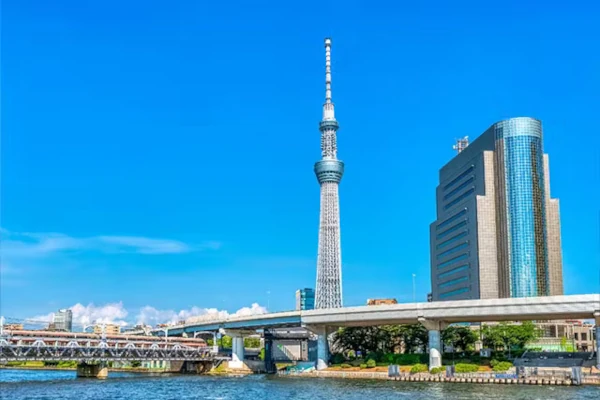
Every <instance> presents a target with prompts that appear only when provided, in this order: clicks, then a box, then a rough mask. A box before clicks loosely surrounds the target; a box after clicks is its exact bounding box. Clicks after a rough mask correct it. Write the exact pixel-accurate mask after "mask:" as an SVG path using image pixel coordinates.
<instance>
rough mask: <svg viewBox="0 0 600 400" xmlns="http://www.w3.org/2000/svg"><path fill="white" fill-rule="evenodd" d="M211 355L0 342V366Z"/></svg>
mask: <svg viewBox="0 0 600 400" xmlns="http://www.w3.org/2000/svg"><path fill="white" fill-rule="evenodd" d="M214 358H215V354H213V353H212V352H211V350H210V349H209V348H208V347H190V346H185V345H181V344H177V343H175V344H173V343H164V344H159V343H148V344H146V343H132V342H127V341H93V340H90V341H86V342H82V341H81V340H72V341H69V342H67V343H49V342H47V341H44V340H41V339H38V340H35V341H33V342H32V343H18V342H15V341H12V340H10V339H6V338H0V362H8V361H78V362H97V361H153V360H165V361H210V360H213V359H214Z"/></svg>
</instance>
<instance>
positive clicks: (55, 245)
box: [1, 230, 220, 258]
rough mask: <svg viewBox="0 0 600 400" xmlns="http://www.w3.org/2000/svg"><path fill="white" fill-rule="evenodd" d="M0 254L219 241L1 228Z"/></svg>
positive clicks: (164, 248)
mask: <svg viewBox="0 0 600 400" xmlns="http://www.w3.org/2000/svg"><path fill="white" fill-rule="evenodd" d="M2 235H3V236H4V237H3V240H2V244H1V246H2V253H3V255H4V256H6V257H20V258H34V257H47V256H48V255H51V254H56V253H61V252H68V251H100V252H103V253H138V254H179V253H189V252H192V251H200V250H207V249H209V250H216V249H218V248H219V247H220V243H219V242H215V241H208V242H205V243H200V244H197V245H190V244H187V243H184V242H181V241H179V240H172V239H156V238H147V237H143V236H106V235H101V236H91V237H84V238H76V237H72V236H68V235H65V234H62V233H27V232H26V233H17V232H9V231H7V230H3V231H2Z"/></svg>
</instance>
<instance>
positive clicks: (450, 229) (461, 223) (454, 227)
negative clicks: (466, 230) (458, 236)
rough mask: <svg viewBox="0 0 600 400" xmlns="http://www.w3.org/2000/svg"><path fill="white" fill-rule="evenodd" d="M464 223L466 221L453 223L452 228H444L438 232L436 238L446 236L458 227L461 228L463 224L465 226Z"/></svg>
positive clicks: (465, 223)
mask: <svg viewBox="0 0 600 400" xmlns="http://www.w3.org/2000/svg"><path fill="white" fill-rule="evenodd" d="M466 225H467V221H462V222H459V223H458V224H456V225H454V226H453V227H452V228H449V229H446V230H445V231H444V232H442V233H438V235H437V236H436V239H441V238H443V237H445V236H448V235H449V234H451V233H452V232H455V231H457V230H458V229H460V228H462V227H463V226H466Z"/></svg>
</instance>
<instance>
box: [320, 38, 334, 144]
mask: <svg viewBox="0 0 600 400" xmlns="http://www.w3.org/2000/svg"><path fill="white" fill-rule="evenodd" d="M323 121H335V111H334V109H333V103H332V102H331V39H330V38H327V39H325V104H323ZM333 133H334V134H335V132H333ZM331 150H333V152H335V149H331ZM329 155H331V154H329Z"/></svg>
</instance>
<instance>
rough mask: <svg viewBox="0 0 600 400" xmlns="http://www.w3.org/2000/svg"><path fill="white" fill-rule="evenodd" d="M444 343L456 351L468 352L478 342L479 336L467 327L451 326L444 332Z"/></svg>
mask: <svg viewBox="0 0 600 400" xmlns="http://www.w3.org/2000/svg"><path fill="white" fill-rule="evenodd" d="M442 341H443V342H444V344H445V345H446V346H452V348H454V349H456V350H461V351H468V350H470V349H471V348H472V347H473V345H474V344H475V342H476V341H477V334H475V332H473V331H472V330H471V329H470V328H468V327H465V326H449V327H447V328H446V329H444V330H443V331H442Z"/></svg>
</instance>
